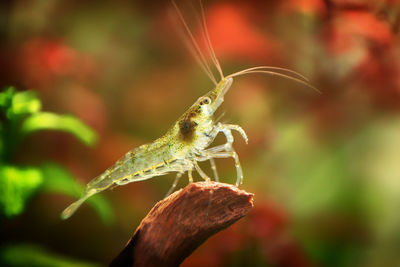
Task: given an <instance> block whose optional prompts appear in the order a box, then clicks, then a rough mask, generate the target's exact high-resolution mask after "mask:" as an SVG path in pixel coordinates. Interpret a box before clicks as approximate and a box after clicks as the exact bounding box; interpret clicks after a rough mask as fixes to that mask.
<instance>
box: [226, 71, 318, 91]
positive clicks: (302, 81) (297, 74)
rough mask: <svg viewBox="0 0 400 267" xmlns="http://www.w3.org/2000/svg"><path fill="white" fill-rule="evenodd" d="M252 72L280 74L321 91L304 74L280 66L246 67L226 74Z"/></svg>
mask: <svg viewBox="0 0 400 267" xmlns="http://www.w3.org/2000/svg"><path fill="white" fill-rule="evenodd" d="M274 70H275V71H274ZM277 71H285V72H288V73H291V74H294V75H296V76H297V77H293V76H290V75H288V74H285V73H281V72H277ZM250 73H264V74H270V75H276V76H280V77H283V78H286V79H288V80H292V81H295V82H297V83H300V84H303V85H306V86H307V87H309V88H312V89H314V90H315V91H317V92H319V93H321V91H320V90H318V89H317V88H316V87H314V86H313V85H311V84H310V83H309V82H308V79H307V78H305V77H304V76H303V75H301V74H299V73H297V72H295V71H293V70H289V69H285V68H279V67H269V66H259V67H253V68H248V69H245V70H241V71H238V72H235V73H232V74H230V75H228V76H226V78H233V77H236V76H241V75H244V74H250Z"/></svg>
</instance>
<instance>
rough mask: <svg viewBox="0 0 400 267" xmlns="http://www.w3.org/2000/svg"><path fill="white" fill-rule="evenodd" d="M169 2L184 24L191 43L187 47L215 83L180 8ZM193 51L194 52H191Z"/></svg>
mask: <svg viewBox="0 0 400 267" xmlns="http://www.w3.org/2000/svg"><path fill="white" fill-rule="evenodd" d="M171 2H172V4H173V5H174V8H175V10H176V11H177V13H178V16H179V19H180V21H181V22H182V24H183V26H184V28H185V30H186V32H187V34H188V35H189V38H187V39H189V40H188V41H187V42H188V43H191V44H192V45H193V46H192V48H191V46H189V49H190V50H191V51H192V54H193V55H194V56H195V58H196V60H197V61H198V62H201V65H202V66H203V67H202V68H203V70H205V72H206V74H207V75H208V77H209V78H210V79H211V81H213V83H215V84H218V83H217V82H216V80H215V77H214V75H213V73H212V71H211V69H210V67H209V66H208V64H207V61H206V59H205V58H204V55H203V53H202V52H201V50H200V47H199V45H198V44H197V42H196V40H195V38H194V36H193V34H192V32H191V31H190V29H189V27H188V25H187V23H186V21H185V18H184V17H183V15H182V12H181V10H180V9H179V7H178V6H177V4H176V3H175V0H172V1H171ZM193 47H194V48H193ZM193 52H194V53H193Z"/></svg>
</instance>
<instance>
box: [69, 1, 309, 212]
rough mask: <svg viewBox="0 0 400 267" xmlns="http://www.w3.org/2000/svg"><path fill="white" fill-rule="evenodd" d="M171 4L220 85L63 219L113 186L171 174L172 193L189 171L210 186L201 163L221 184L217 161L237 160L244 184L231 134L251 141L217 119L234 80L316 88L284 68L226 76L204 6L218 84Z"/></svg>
mask: <svg viewBox="0 0 400 267" xmlns="http://www.w3.org/2000/svg"><path fill="white" fill-rule="evenodd" d="M172 3H173V5H174V7H175V8H176V10H177V13H178V16H179V18H180V20H181V22H182V23H183V25H184V27H185V29H186V32H187V34H188V36H189V37H190V39H189V42H190V43H192V45H193V46H192V47H194V53H195V57H196V58H197V59H198V61H199V63H200V65H201V66H202V67H203V70H205V72H206V74H207V75H208V76H209V77H210V79H211V80H212V81H213V83H214V84H215V88H214V89H212V90H211V91H209V92H208V93H206V94H205V95H204V96H202V97H200V98H199V99H197V101H196V102H195V103H194V104H193V105H192V106H191V107H190V108H189V109H188V110H187V111H186V112H185V113H184V114H183V115H182V116H181V117H180V118H179V119H178V120H177V121H176V122H175V123H174V124H173V126H172V127H171V128H170V129H169V130H168V131H167V132H166V134H165V135H164V136H162V137H160V138H158V139H156V140H155V141H153V142H152V143H149V144H144V145H142V146H139V147H137V148H134V149H132V150H131V151H129V152H128V153H126V154H125V155H124V156H123V157H122V158H121V159H119V160H118V161H117V162H116V163H115V164H114V165H113V166H111V167H110V168H108V169H107V170H106V171H105V172H104V173H102V174H100V175H99V176H97V177H96V178H94V179H93V180H92V181H90V182H89V183H88V184H87V185H86V188H85V189H84V192H83V195H82V197H81V198H80V199H79V200H77V201H76V202H74V203H72V204H71V205H70V206H68V207H67V208H66V209H65V210H64V211H63V212H62V214H61V218H62V219H67V218H69V217H70V216H71V215H72V214H73V213H74V212H75V211H76V210H77V209H78V208H79V207H80V205H81V204H82V203H83V202H84V201H85V200H86V199H88V198H89V197H90V196H92V195H94V194H97V193H99V192H101V191H104V190H106V189H109V188H111V187H114V186H120V185H125V184H128V183H132V182H137V181H143V180H147V179H150V178H153V177H156V176H161V175H165V174H168V173H171V172H176V173H177V175H176V178H175V180H174V183H173V185H172V187H171V189H170V191H169V192H168V194H169V193H170V192H171V191H172V190H173V188H175V186H176V184H177V182H178V180H179V179H180V178H181V176H182V174H184V173H185V172H187V173H188V178H189V182H193V176H192V173H193V171H196V172H197V173H198V174H199V175H200V176H201V177H202V178H203V179H204V180H205V181H210V180H211V178H210V177H209V176H208V175H207V174H206V173H205V172H204V171H203V170H202V169H201V168H200V167H199V164H198V162H201V161H207V160H209V161H210V163H211V169H212V170H213V173H214V177H215V179H216V180H218V174H217V170H216V166H215V162H214V159H216V158H233V160H234V162H235V168H236V176H237V177H236V186H239V184H241V183H242V182H243V171H242V167H241V165H240V162H239V157H238V154H237V153H236V151H235V149H234V148H233V142H234V137H233V134H232V132H233V131H236V132H238V133H239V134H240V136H241V137H242V138H243V139H244V141H245V142H246V143H247V142H248V138H247V135H246V133H245V131H244V130H243V129H242V128H241V127H240V126H239V125H235V124H224V123H221V122H217V120H215V119H214V116H213V115H214V113H215V112H216V111H217V109H218V108H219V107H220V106H221V104H222V103H223V102H224V96H225V94H226V93H227V92H228V91H229V89H230V88H231V85H232V82H233V78H234V77H237V76H241V75H245V74H250V73H265V74H272V75H278V76H281V77H285V78H288V79H291V80H294V81H296V82H299V83H302V84H305V85H307V86H309V87H312V88H314V87H313V86H311V85H310V84H309V83H308V80H307V79H306V78H305V77H304V76H302V75H300V74H298V73H297V72H294V71H292V70H289V69H284V68H279V67H271V66H258V67H253V68H248V69H245V70H241V71H238V72H235V73H233V74H230V75H227V76H224V74H223V72H222V68H221V66H220V64H219V62H218V59H217V57H216V55H215V53H214V51H213V49H212V46H211V41H210V38H209V35H208V32H207V27H206V25H205V19H204V11H203V6H202V5H201V12H202V16H203V30H204V32H203V34H204V37H205V39H206V41H207V44H208V51H209V53H210V57H211V60H212V61H213V63H214V64H215V67H216V68H217V70H218V72H219V75H220V81H219V82H216V79H215V77H214V76H213V74H212V72H211V70H210V67H209V66H208V64H207V62H206V60H205V58H204V55H203V54H202V53H201V51H200V48H199V46H198V44H197V43H196V41H195V39H194V37H193V35H192V33H191V31H190V30H189V28H188V26H187V24H186V22H185V20H184V18H183V16H182V13H181V12H180V10H179V8H178V7H177V6H176V4H175V2H174V1H172ZM200 4H201V2H200ZM285 72H286V73H288V74H292V75H293V76H289V75H288V74H285ZM314 89H315V88H314ZM219 133H222V134H223V135H225V138H226V143H224V144H222V145H217V146H214V147H211V145H212V143H213V141H214V139H215V138H216V136H217V135H218V134H219Z"/></svg>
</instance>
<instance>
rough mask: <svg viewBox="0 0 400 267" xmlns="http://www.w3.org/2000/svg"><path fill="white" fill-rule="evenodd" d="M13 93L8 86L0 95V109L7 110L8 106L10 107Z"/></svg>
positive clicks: (11, 88) (13, 89) (13, 90)
mask: <svg viewBox="0 0 400 267" xmlns="http://www.w3.org/2000/svg"><path fill="white" fill-rule="evenodd" d="M14 92H15V88H14V87H12V86H10V87H7V88H6V89H5V90H4V91H3V92H1V93H0V107H2V108H5V109H7V108H8V107H9V106H11V101H12V97H13V95H14Z"/></svg>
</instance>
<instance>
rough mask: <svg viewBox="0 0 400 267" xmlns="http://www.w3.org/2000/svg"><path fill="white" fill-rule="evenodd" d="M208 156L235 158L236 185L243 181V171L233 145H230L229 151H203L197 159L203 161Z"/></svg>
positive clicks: (208, 157)
mask: <svg viewBox="0 0 400 267" xmlns="http://www.w3.org/2000/svg"><path fill="white" fill-rule="evenodd" d="M210 158H233V159H234V160H235V167H236V175H237V179H236V186H239V184H241V183H242V182H243V171H242V167H241V165H240V161H239V156H238V154H237V153H236V151H235V150H234V149H233V147H231V148H230V150H229V151H221V152H215V151H212V152H210V151H203V152H202V156H201V157H199V158H198V159H199V161H203V160H208V159H210Z"/></svg>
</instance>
